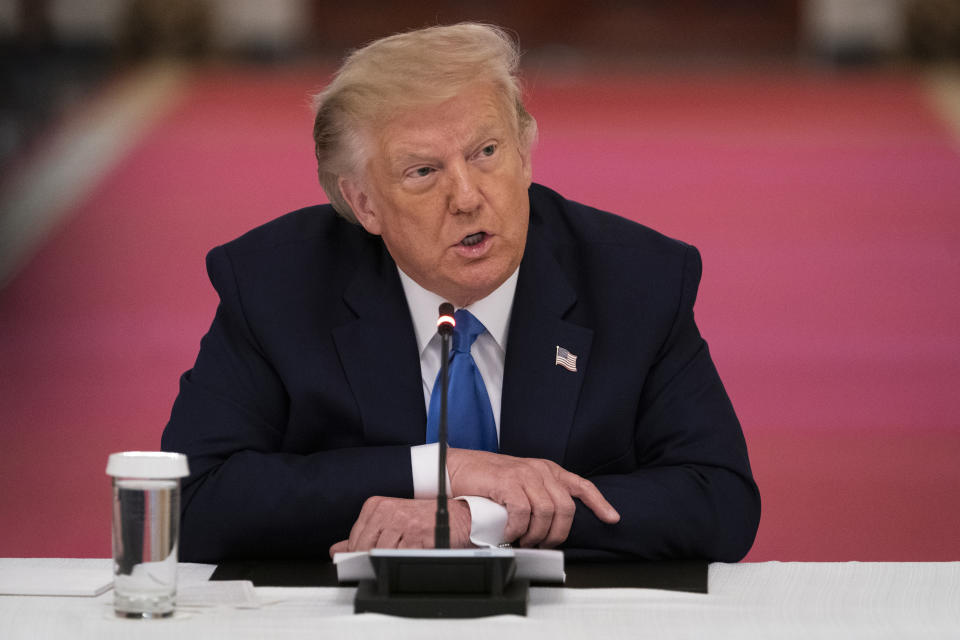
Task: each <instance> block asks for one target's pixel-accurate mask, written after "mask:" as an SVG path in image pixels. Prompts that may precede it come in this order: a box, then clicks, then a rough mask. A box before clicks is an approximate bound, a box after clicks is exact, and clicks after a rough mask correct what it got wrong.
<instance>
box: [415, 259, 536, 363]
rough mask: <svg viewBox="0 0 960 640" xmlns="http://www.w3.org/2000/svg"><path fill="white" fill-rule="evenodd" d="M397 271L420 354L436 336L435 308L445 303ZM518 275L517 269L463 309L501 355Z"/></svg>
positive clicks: (504, 346) (505, 343)
mask: <svg viewBox="0 0 960 640" xmlns="http://www.w3.org/2000/svg"><path fill="white" fill-rule="evenodd" d="M397 271H399V272H400V282H401V284H403V293H404V295H406V297H407V306H408V307H410V316H411V318H412V319H413V331H414V333H415V334H416V336H417V347H418V348H419V350H420V354H421V355H422V354H423V352H424V350H425V349H426V348H427V345H428V344H429V343H430V340H432V339H433V336H435V335H436V334H437V309H439V308H440V304H441V303H443V302H445V300H444V299H443V298H441V297H440V296H438V295H437V294H435V293H433V292H432V291H427V290H426V289H424V288H423V287H421V286H420V285H419V284H417V282H416V281H415V280H414V279H413V278H411V277H410V276H408V275H407V274H406V273H404V272H403V269H401V268H400V267H397ZM519 273H520V268H519V267H518V268H517V269H516V270H515V271H514V272H513V273H512V274H510V277H509V278H507V279H506V280H505V281H504V283H503V284H501V285H500V286H499V287H497V288H496V289H495V290H494V291H493V292H492V293H491V294H490V295H488V296H487V297H486V298H482V299H480V300H477V301H476V302H474V303H473V304H471V305H469V306H467V307H466V309H467V311H469V312H470V313H472V314H473V315H474V316H475V317H476V318H477V320H479V321H480V322H482V323H483V326H484V327H486V329H487V332H488V333H489V334H490V336H491V337H492V338H493V339H494V341H496V343H497V345H498V346H499V347H500V348H501V349H502V350H503V351H504V353H506V350H507V328H508V327H509V324H510V311H511V310H512V309H513V294H514V293H515V292H516V290H517V275H518V274H519Z"/></svg>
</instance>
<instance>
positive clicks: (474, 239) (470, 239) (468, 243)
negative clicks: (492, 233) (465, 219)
mask: <svg viewBox="0 0 960 640" xmlns="http://www.w3.org/2000/svg"><path fill="white" fill-rule="evenodd" d="M486 237H487V234H486V232H484V231H480V232H477V233H471V234H470V235H468V236H467V237H466V238H464V239H463V240H461V241H460V244H462V245H463V246H465V247H472V246H473V245H475V244H480V243H481V242H483V239H484V238H486Z"/></svg>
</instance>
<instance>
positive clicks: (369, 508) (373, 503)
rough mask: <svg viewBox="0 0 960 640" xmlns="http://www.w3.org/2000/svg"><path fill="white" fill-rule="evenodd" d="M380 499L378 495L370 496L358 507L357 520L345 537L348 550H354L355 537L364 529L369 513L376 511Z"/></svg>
mask: <svg viewBox="0 0 960 640" xmlns="http://www.w3.org/2000/svg"><path fill="white" fill-rule="evenodd" d="M382 499H383V498H381V497H380V496H371V497H369V498H367V499H366V500H364V502H363V507H361V509H360V515H358V516H357V521H356V522H354V523H353V526H352V527H350V535H349V536H348V537H347V540H349V547H350V551H355V550H356V549H355V548H354V547H355V545H356V542H357V539H358V538H359V537H360V534H361V532H362V531H363V530H364V529H366V527H367V522H368V521H369V520H370V514H372V513H373V512H374V511H376V509H377V506H378V505H379V504H380V501H381V500H382Z"/></svg>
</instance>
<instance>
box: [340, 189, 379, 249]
mask: <svg viewBox="0 0 960 640" xmlns="http://www.w3.org/2000/svg"><path fill="white" fill-rule="evenodd" d="M337 186H338V187H340V193H341V194H343V199H344V200H346V201H347V204H349V205H350V208H351V209H353V214H354V215H355V216H356V217H357V222H359V223H360V225H361V226H362V227H363V228H364V229H366V230H367V232H368V233H372V234H373V235H375V236H378V235H380V233H381V230H380V218H379V217H378V216H377V214H376V211H374V208H373V207H372V206H371V205H372V203H371V202H370V197H369V196H368V195H367V192H366V190H365V188H364V186H363V185H362V184H361V183H360V181H359V180H358V179H357V178H355V177H353V176H340V177H338V178H337Z"/></svg>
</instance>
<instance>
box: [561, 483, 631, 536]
mask: <svg viewBox="0 0 960 640" xmlns="http://www.w3.org/2000/svg"><path fill="white" fill-rule="evenodd" d="M564 473H565V474H566V475H565V476H564V479H563V481H564V482H565V483H566V485H567V490H568V491H569V493H570V495H571V496H573V497H575V498H579V499H580V501H581V502H583V504H585V505H586V506H587V507H588V508H589V509H590V510H591V511H593V513H594V515H596V516H597V517H598V518H600V519H601V520H602V521H604V522H606V523H607V524H615V523H617V522H620V514H619V513H617V510H616V509H614V508H613V505H612V504H610V503H609V502H607V499H606V498H604V497H603V494H602V493H600V490H599V489H597V487H596V485H595V484H593V483H592V482H590V481H589V480H587V479H586V478H581V477H580V476H578V475H576V474H575V473H570V472H569V471H566V472H564Z"/></svg>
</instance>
